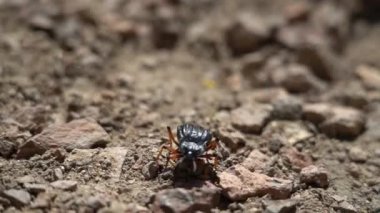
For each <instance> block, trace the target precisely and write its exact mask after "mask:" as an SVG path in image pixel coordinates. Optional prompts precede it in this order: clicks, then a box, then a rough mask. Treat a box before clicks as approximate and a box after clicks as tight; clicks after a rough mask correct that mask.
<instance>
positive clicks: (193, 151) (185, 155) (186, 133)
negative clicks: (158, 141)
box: [156, 123, 219, 172]
mask: <svg viewBox="0 0 380 213" xmlns="http://www.w3.org/2000/svg"><path fill="white" fill-rule="evenodd" d="M167 131H168V137H169V140H168V143H167V144H164V145H162V146H161V148H160V150H159V152H158V154H157V157H156V161H157V163H158V161H159V159H160V157H164V158H166V163H165V167H164V168H166V167H167V165H168V163H169V162H170V163H172V164H174V163H175V162H177V161H178V160H180V162H182V161H184V160H187V161H192V162H193V171H194V172H195V171H196V170H197V161H198V160H200V159H205V160H206V161H207V162H209V160H213V166H214V167H216V166H217V164H218V162H219V157H218V155H217V154H216V153H215V152H214V153H209V151H212V150H215V149H216V148H217V147H218V146H219V145H218V144H219V139H218V138H217V137H215V136H213V134H212V133H211V131H210V130H209V129H205V128H203V127H201V126H199V125H196V124H190V123H184V124H182V125H180V126H178V127H177V140H178V141H177V140H176V139H175V137H174V134H173V132H172V130H171V128H170V127H169V126H168V127H167ZM173 144H174V145H175V147H174V146H173ZM164 150H166V151H167V154H166V155H164V154H163V151H164Z"/></svg>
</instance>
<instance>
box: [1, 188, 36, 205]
mask: <svg viewBox="0 0 380 213" xmlns="http://www.w3.org/2000/svg"><path fill="white" fill-rule="evenodd" d="M0 197H3V198H6V199H8V200H9V201H10V202H11V204H12V205H13V206H15V207H16V208H21V207H23V206H25V205H28V204H29V203H30V201H31V200H32V198H31V196H30V194H29V193H28V192H27V191H25V190H18V189H9V190H5V191H3V192H1V193H0Z"/></svg>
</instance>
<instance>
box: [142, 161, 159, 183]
mask: <svg viewBox="0 0 380 213" xmlns="http://www.w3.org/2000/svg"><path fill="white" fill-rule="evenodd" d="M158 171H159V166H158V164H157V162H156V161H150V162H149V163H147V164H145V165H144V166H143V168H142V171H141V172H142V174H143V175H144V177H145V179H146V180H150V179H153V178H155V177H157V175H158Z"/></svg>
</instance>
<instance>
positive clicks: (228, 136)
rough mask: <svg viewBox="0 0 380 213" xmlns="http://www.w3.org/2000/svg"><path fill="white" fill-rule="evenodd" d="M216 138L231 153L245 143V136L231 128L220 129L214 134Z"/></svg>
mask: <svg viewBox="0 0 380 213" xmlns="http://www.w3.org/2000/svg"><path fill="white" fill-rule="evenodd" d="M216 135H217V137H218V138H219V139H220V141H221V142H222V143H224V144H225V145H226V146H227V147H228V148H229V149H230V150H231V151H232V152H236V151H237V150H238V149H239V148H241V147H243V146H244V145H245V143H246V139H245V136H244V135H243V134H242V133H241V132H239V131H236V130H234V129H232V128H228V127H222V128H219V129H218V132H217V133H216Z"/></svg>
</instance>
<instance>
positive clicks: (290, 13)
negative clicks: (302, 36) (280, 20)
mask: <svg viewBox="0 0 380 213" xmlns="http://www.w3.org/2000/svg"><path fill="white" fill-rule="evenodd" d="M310 11H311V5H310V4H308V3H307V2H292V3H291V4H289V5H288V6H286V7H285V12H284V13H285V14H284V15H285V18H286V20H287V21H288V22H296V21H305V20H306V18H307V17H308V16H309V14H310Z"/></svg>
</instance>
